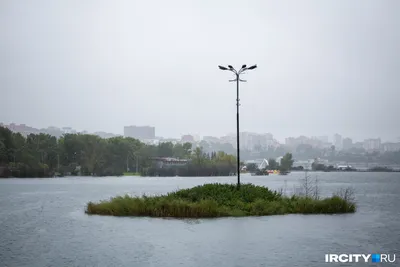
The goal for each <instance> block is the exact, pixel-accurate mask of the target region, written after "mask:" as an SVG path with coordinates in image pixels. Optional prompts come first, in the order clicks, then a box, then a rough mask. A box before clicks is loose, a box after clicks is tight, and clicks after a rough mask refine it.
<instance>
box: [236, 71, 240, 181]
mask: <svg viewBox="0 0 400 267" xmlns="http://www.w3.org/2000/svg"><path fill="white" fill-rule="evenodd" d="M239 139H240V138H239V74H236V146H237V155H236V158H237V186H238V187H240V146H239Z"/></svg>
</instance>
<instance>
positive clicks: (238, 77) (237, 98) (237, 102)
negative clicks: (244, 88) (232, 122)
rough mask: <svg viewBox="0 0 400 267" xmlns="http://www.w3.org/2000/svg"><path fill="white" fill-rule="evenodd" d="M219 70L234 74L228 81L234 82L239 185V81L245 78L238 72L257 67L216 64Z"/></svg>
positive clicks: (238, 183)
mask: <svg viewBox="0 0 400 267" xmlns="http://www.w3.org/2000/svg"><path fill="white" fill-rule="evenodd" d="M218 67H219V69H220V70H228V71H231V72H233V73H234V74H235V76H236V78H235V79H234V80H229V81H230V82H236V146H237V155H236V159H237V186H238V187H240V148H239V82H246V81H245V80H242V79H240V74H243V73H245V71H247V70H254V69H255V68H257V65H253V66H251V67H247V66H246V65H242V67H241V68H240V70H238V71H237V70H235V68H234V67H232V66H231V65H228V67H224V66H218Z"/></svg>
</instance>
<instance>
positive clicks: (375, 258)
mask: <svg viewBox="0 0 400 267" xmlns="http://www.w3.org/2000/svg"><path fill="white" fill-rule="evenodd" d="M325 262H366V263H368V262H396V255H395V254H325Z"/></svg>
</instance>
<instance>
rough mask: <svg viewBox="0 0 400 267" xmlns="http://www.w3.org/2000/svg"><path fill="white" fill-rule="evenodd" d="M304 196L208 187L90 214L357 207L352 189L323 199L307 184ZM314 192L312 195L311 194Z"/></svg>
mask: <svg viewBox="0 0 400 267" xmlns="http://www.w3.org/2000/svg"><path fill="white" fill-rule="evenodd" d="M304 189H306V190H305V191H303V192H307V193H303V194H298V195H292V196H286V195H285V194H284V193H283V191H281V192H279V191H272V190H269V189H268V188H266V187H263V186H256V185H253V184H242V185H241V186H240V187H237V186H236V185H234V184H205V185H201V186H196V187H193V188H190V189H181V190H178V191H175V192H172V193H168V194H165V195H160V196H145V195H144V196H142V197H135V196H128V195H125V196H118V197H114V198H111V199H110V200H108V201H100V202H98V203H93V202H89V203H88V204H87V206H86V210H85V212H86V213H87V214H96V215H109V216H147V217H175V218H212V217H226V216H266V215H283V214H339V213H353V212H355V211H356V204H355V202H354V199H353V195H352V192H351V191H350V190H344V191H341V192H338V193H336V194H334V195H333V196H332V197H328V198H324V199H321V198H320V197H319V196H318V194H317V193H316V192H317V190H311V189H312V187H311V183H306V186H305V187H304ZM311 191H312V193H311Z"/></svg>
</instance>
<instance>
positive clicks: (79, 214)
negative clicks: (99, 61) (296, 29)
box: [0, 172, 400, 267]
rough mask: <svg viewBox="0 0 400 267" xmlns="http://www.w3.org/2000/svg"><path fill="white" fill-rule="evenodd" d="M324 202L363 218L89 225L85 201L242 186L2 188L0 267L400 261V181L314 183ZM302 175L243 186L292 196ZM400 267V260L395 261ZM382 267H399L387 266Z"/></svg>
mask: <svg viewBox="0 0 400 267" xmlns="http://www.w3.org/2000/svg"><path fill="white" fill-rule="evenodd" d="M310 175H311V177H312V178H315V177H318V181H319V188H320V191H321V194H322V195H325V196H329V195H331V194H332V193H333V192H335V191H336V190H338V189H340V188H346V187H352V188H354V190H355V193H356V195H355V196H356V201H357V203H358V210H357V212H356V213H355V214H345V215H284V216H268V217H247V218H219V219H205V220H176V219H160V218H118V217H105V216H103V217H102V216H88V215H86V214H85V213H84V208H85V205H86V203H87V202H88V201H98V200H102V199H108V198H110V197H112V196H115V195H122V194H135V195H141V194H143V193H146V194H160V193H166V192H169V191H172V190H176V189H179V188H189V187H192V186H195V185H200V184H203V183H210V182H222V183H223V182H229V183H235V182H236V177H193V178H189V177H188V178H186V177H169V178H164V177H154V178H148V177H105V178H90V177H89V178H87V177H74V178H54V179H2V180H0V238H1V239H0V265H1V266H16V267H23V266H29V267H45V266H56V267H62V266H134V267H141V266H143V267H145V266H163V267H176V266H185V267H188V266H196V267H205V266H220V267H225V266H226V267H231V266H241V267H242V266H243V267H244V266H246V267H247V266H249V267H250V266H273V267H281V266H282V267H289V266H290V267H291V266H316V267H317V266H323V265H336V266H376V264H372V263H370V264H366V263H363V264H359V265H358V264H357V263H348V264H347V265H344V264H339V263H336V264H334V263H325V262H324V261H325V260H324V257H325V254H328V253H360V254H362V253H367V254H369V253H389V254H392V253H396V254H397V258H399V257H400V173H354V172H347V173H310ZM303 177H304V173H301V172H295V173H291V174H289V175H287V176H278V175H270V176H262V177H254V176H249V175H244V176H242V182H243V183H254V184H257V185H264V186H268V187H270V188H272V189H276V190H279V189H281V188H282V189H283V190H284V192H286V193H287V194H290V192H292V191H293V189H294V188H295V187H298V186H299V185H300V182H299V180H300V179H302V178H303ZM397 260H398V262H397V265H396V266H399V262H400V261H399V259H397ZM382 266H395V265H393V264H382Z"/></svg>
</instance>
